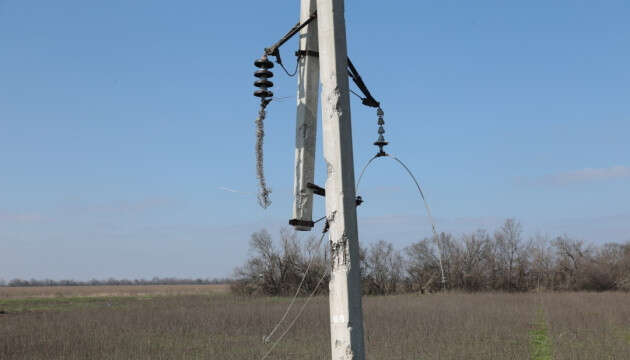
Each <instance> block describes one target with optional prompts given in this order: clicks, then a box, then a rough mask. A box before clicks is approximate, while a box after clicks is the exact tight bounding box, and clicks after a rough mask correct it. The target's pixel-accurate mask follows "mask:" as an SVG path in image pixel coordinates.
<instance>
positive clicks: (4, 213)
mask: <svg viewBox="0 0 630 360" xmlns="http://www.w3.org/2000/svg"><path fill="white" fill-rule="evenodd" d="M298 7H299V2H298V1H292V2H288V1H285V2H282V4H280V2H278V4H275V3H270V5H267V6H264V7H262V6H261V3H260V2H254V1H240V2H222V3H221V4H218V3H216V2H210V1H186V2H181V3H174V2H167V1H145V0H142V1H133V2H131V1H108V2H98V3H96V2H85V1H78V0H76V1H70V0H60V1H56V2H54V3H53V2H49V1H17V0H0V84H1V85H0V164H1V166H2V171H1V173H0V189H1V190H0V279H2V278H4V279H5V280H8V279H11V278H14V277H22V278H30V277H36V278H43V277H50V278H57V279H58V278H75V279H89V278H92V277H96V278H105V277H110V276H112V277H126V278H134V277H145V278H146V277H152V276H179V277H184V276H190V277H215V276H216V277H221V276H228V275H230V274H231V271H232V269H233V267H234V266H236V265H238V264H240V263H241V262H242V261H243V260H244V259H245V257H246V255H247V243H248V237H249V234H250V233H251V232H253V231H256V230H258V229H260V228H263V227H266V228H268V229H269V230H270V231H272V232H274V233H277V230H278V229H279V228H280V227H281V226H284V224H286V221H287V220H288V219H289V217H290V216H291V213H290V212H291V191H292V183H293V173H292V171H293V147H294V131H295V129H294V126H295V125H294V118H295V92H296V88H295V79H293V78H288V77H286V76H284V75H281V74H280V72H276V74H277V76H276V78H275V82H276V86H275V87H274V92H275V93H276V96H278V97H280V98H283V99H281V100H279V101H277V102H273V103H272V104H271V105H270V107H269V112H268V119H267V122H266V133H267V137H266V143H265V151H266V153H265V160H266V163H265V165H266V174H267V178H268V182H269V184H270V185H271V186H272V188H273V190H274V192H273V194H272V201H273V204H272V206H271V207H270V208H269V209H267V210H263V209H261V208H259V207H258V205H257V203H256V200H255V193H256V178H255V172H254V171H255V166H254V152H253V149H254V140H255V137H254V131H255V129H254V125H253V121H254V119H255V116H256V111H257V102H256V99H255V98H254V97H253V96H251V93H252V91H253V87H252V82H253V76H252V73H253V71H254V70H255V69H254V67H253V64H252V62H253V60H254V59H255V58H257V57H259V56H260V54H261V52H262V49H263V48H264V47H266V46H269V45H270V44H271V43H273V42H274V41H275V40H277V39H278V38H279V37H280V36H281V35H283V34H284V32H286V30H287V29H288V28H289V27H291V26H292V25H293V24H294V23H295V22H296V21H297V14H298ZM346 11H347V14H346V19H347V21H348V25H347V27H348V47H349V55H350V57H351V58H352V59H353V62H354V63H355V65H356V66H357V67H358V69H359V71H360V72H361V74H362V76H363V78H364V80H365V81H366V83H367V84H368V86H369V87H370V89H371V90H372V92H373V94H374V96H375V97H376V98H377V99H378V100H380V101H381V103H382V105H383V109H384V110H385V120H386V129H387V133H386V137H387V139H388V140H389V141H390V142H391V145H390V146H389V151H390V152H391V153H393V154H396V155H397V156H399V157H400V158H401V159H403V160H404V161H405V162H407V163H408V165H409V167H410V168H411V169H412V170H413V171H414V172H415V173H416V174H417V176H418V177H419V178H420V181H421V183H422V184H423V186H424V190H425V193H426V195H427V197H428V199H429V202H430V205H431V207H432V210H433V213H434V216H435V217H436V219H437V222H438V224H437V226H438V229H439V230H441V231H449V232H453V233H455V234H460V233H462V232H467V231H472V230H475V229H477V228H479V227H485V228H487V229H489V230H493V229H494V228H495V227H496V226H497V225H498V224H500V223H501V222H502V221H503V219H505V218H506V217H516V218H518V219H519V220H520V221H521V222H522V223H523V226H524V229H525V231H526V234H527V236H532V235H534V234H537V233H539V234H546V235H549V236H554V235H559V234H565V233H566V234H568V235H570V236H574V237H577V238H580V239H583V240H585V241H588V242H592V243H602V242H607V241H628V240H630V144H629V143H630V142H629V141H628V138H629V134H630V105H629V104H630V103H629V101H628V99H630V86H628V84H629V83H630V67H629V65H628V64H630V46H628V39H629V38H630V24H629V23H628V21H627V20H628V18H629V16H630V5H628V3H627V2H624V1H606V2H592V1H554V2H549V1H529V2H526V3H520V4H516V5H515V4H508V3H506V2H502V1H477V2H474V4H473V3H463V2H454V1H397V2H381V1H358V0H349V1H346ZM296 46H297V43H296V42H295V41H291V42H289V43H287V44H286V45H285V46H284V47H283V48H282V53H283V55H284V59H285V61H286V62H287V63H289V64H291V65H293V59H292V55H291V54H292V53H293V52H294V51H295V49H296ZM289 67H291V66H289ZM352 106H353V107H352V116H353V141H354V154H355V162H356V166H357V167H361V166H362V165H363V164H364V163H365V162H366V161H367V160H368V159H369V158H370V157H371V156H372V155H373V154H374V151H375V149H374V148H373V146H372V145H371V143H372V142H373V141H374V140H375V138H376V116H375V114H374V111H373V109H369V108H365V107H362V106H361V105H360V103H359V102H358V101H356V99H354V98H353V99H352ZM320 134H321V132H320ZM319 141H320V143H321V138H320V139H319ZM321 154H322V153H321V146H320V147H319V148H318V159H317V166H318V168H317V175H316V177H317V182H318V183H320V184H323V182H324V172H323V171H322V170H323V167H322V163H323V159H322V156H321ZM396 166H397V165H396V164H395V163H394V162H391V163H390V162H388V161H385V160H380V161H379V162H378V163H376V164H375V166H374V167H373V168H371V169H370V170H369V172H368V173H367V175H366V177H365V180H364V182H363V183H362V185H361V189H360V193H361V195H362V196H363V197H364V199H365V200H366V203H365V204H364V205H362V206H361V208H359V225H360V239H361V242H362V243H364V244H368V243H370V242H373V241H375V240H378V239H386V240H389V241H392V242H394V243H395V244H396V245H397V246H399V247H403V246H406V245H408V244H410V243H411V242H413V241H416V240H418V239H420V238H422V237H424V236H428V235H429V233H430V232H429V231H430V228H429V226H428V223H427V221H426V216H425V212H424V210H423V207H422V205H421V203H420V202H418V200H417V198H416V196H417V194H416V193H415V192H414V188H413V184H412V183H411V182H410V180H409V179H408V178H407V177H406V175H405V173H404V172H403V171H402V170H400V169H399V168H397V167H396ZM235 191H236V192H235ZM322 205H323V204H322V201H319V202H318V204H317V206H316V210H315V212H316V213H317V214H320V213H321V214H323V206H322Z"/></svg>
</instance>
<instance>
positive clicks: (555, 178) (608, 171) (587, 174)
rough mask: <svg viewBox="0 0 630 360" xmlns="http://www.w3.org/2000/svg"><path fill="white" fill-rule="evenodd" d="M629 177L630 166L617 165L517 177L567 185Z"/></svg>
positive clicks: (525, 180) (546, 183)
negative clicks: (535, 176)
mask: <svg viewBox="0 0 630 360" xmlns="http://www.w3.org/2000/svg"><path fill="white" fill-rule="evenodd" d="M623 178H630V167H628V166H623V165H617V166H611V167H607V168H585V169H580V170H575V171H567V172H559V173H555V174H548V175H544V176H541V177H538V178H533V179H532V178H519V179H517V180H518V182H519V183H524V184H537V185H569V184H583V183H591V182H597V181H606V180H613V179H623Z"/></svg>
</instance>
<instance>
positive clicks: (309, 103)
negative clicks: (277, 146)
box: [293, 0, 319, 231]
mask: <svg viewBox="0 0 630 360" xmlns="http://www.w3.org/2000/svg"><path fill="white" fill-rule="evenodd" d="M315 9H317V3H316V0H302V2H301V12H300V21H304V20H306V19H307V18H308V17H309V16H310V15H311V13H313V11H315ZM300 49H301V50H313V51H317V50H318V39H317V19H316V20H314V21H313V22H312V23H310V24H309V25H307V26H306V27H304V28H303V29H302V30H301V31H300ZM318 97H319V59H318V58H317V57H314V56H303V57H301V58H300V61H299V64H298V92H297V116H296V128H295V177H294V181H293V194H294V195H295V201H294V202H293V219H298V220H305V221H312V220H313V192H312V191H311V190H310V189H308V188H307V187H306V184H307V183H309V182H310V183H312V182H313V180H314V178H315V144H316V138H317V100H318ZM295 229H296V230H301V231H309V230H311V228H310V227H307V226H296V227H295Z"/></svg>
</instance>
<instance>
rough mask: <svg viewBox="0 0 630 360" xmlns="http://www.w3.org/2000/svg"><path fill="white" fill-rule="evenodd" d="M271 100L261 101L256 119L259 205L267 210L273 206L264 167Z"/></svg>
mask: <svg viewBox="0 0 630 360" xmlns="http://www.w3.org/2000/svg"><path fill="white" fill-rule="evenodd" d="M270 102H271V99H261V101H260V110H259V111H258V117H257V118H256V177H257V178H258V187H259V190H258V203H259V204H260V206H261V207H263V208H264V209H266V208H267V207H269V205H271V200H270V199H269V194H271V189H270V188H269V187H268V186H267V180H266V179H265V167H264V152H263V143H264V140H265V125H264V121H265V117H266V115H267V114H266V112H265V108H266V107H267V105H269V103H270Z"/></svg>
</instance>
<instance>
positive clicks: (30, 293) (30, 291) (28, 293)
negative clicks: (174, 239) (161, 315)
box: [0, 285, 229, 299]
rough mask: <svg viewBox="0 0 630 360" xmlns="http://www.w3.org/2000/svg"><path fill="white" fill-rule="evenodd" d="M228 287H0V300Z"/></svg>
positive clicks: (178, 292)
mask: <svg viewBox="0 0 630 360" xmlns="http://www.w3.org/2000/svg"><path fill="white" fill-rule="evenodd" d="M228 291H229V286H228V285H125V286H110V285H104V286H33V287H0V299H10V298H29V297H58V296H66V297H73V296H144V295H192V294H209V293H215V292H220V293H226V292H228Z"/></svg>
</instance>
